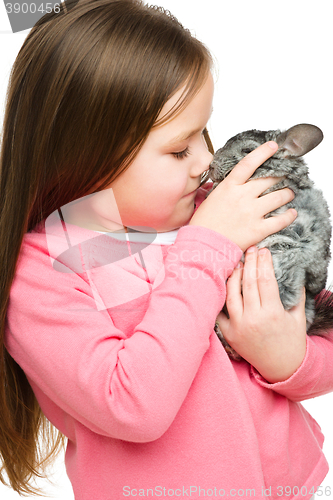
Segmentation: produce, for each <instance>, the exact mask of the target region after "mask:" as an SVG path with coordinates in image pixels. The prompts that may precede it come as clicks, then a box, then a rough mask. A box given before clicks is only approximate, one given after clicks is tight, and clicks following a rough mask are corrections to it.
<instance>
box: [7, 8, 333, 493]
mask: <svg viewBox="0 0 333 500" xmlns="http://www.w3.org/2000/svg"><path fill="white" fill-rule="evenodd" d="M64 7H65V6H64V5H63V4H61V9H60V12H58V13H51V14H47V15H45V16H44V17H43V18H42V19H40V20H39V21H38V22H37V23H36V25H35V26H34V28H33V29H32V30H31V32H30V34H29V36H28V37H27V39H26V40H25V42H24V44H23V47H22V48H21V50H20V52H19V54H18V57H17V59H16V61H15V64H14V67H13V71H12V74H11V80H10V84H9V92H8V100H7V106H6V113H5V121H4V129H3V130H4V132H3V141H2V150H1V155H2V156H1V225H0V231H1V254H0V255H1V257H0V259H1V260H0V263H1V264H0V265H1V273H0V275H1V290H2V294H1V318H2V323H1V325H2V326H1V332H2V337H1V338H2V340H1V347H2V356H1V363H0V367H1V370H0V380H1V392H0V398H1V399H0V407H1V418H0V452H1V458H2V475H1V480H2V481H3V482H6V481H7V483H9V484H10V486H11V487H12V488H13V489H14V490H16V491H17V492H20V493H34V491H35V490H34V488H33V485H32V484H31V482H30V480H31V479H32V478H33V477H34V476H35V475H36V474H41V472H42V470H43V467H44V465H45V464H46V463H47V462H48V460H50V459H51V458H53V457H54V455H55V453H56V452H57V451H58V450H59V449H60V448H61V445H62V444H64V443H65V442H66V468H67V473H68V476H69V478H70V481H71V483H72V486H73V490H74V494H75V498H76V500H91V499H96V500H116V499H121V498H124V497H134V496H141V497H161V496H162V497H166V498H171V497H175V496H176V497H191V498H194V499H198V498H202V497H206V496H207V497H208V496H213V497H214V498H223V497H227V496H229V497H230V496H231V497H235V498H242V497H244V496H246V497H249V496H252V497H254V496H255V497H262V498H274V499H276V498H305V499H309V498H310V497H311V496H313V495H314V493H315V492H316V489H317V487H318V486H319V485H320V483H321V482H322V481H323V479H324V477H325V475H326V473H327V471H328V465H327V462H326V460H325V458H324V455H323V453H322V445H323V436H322V434H321V432H320V428H319V426H318V425H317V423H316V422H315V421H314V420H313V419H312V418H311V416H310V415H309V414H308V413H307V412H306V411H305V409H304V408H303V407H302V406H301V404H300V403H299V401H301V400H303V399H307V398H311V397H314V396H318V395H320V394H324V393H327V392H329V391H332V390H333V367H332V363H331V362H330V359H332V356H333V332H332V334H331V335H329V336H326V337H325V338H321V337H311V338H309V337H307V335H306V332H305V313H304V300H302V302H301V303H300V304H299V305H298V306H297V307H296V308H295V309H293V310H291V311H289V312H286V311H284V309H283V307H282V304H281V302H280V299H279V294H278V288H277V283H276V280H275V277H274V271H273V267H272V262H271V257H270V254H269V252H268V251H265V250H261V251H260V252H259V253H258V251H257V250H256V247H255V244H256V243H258V242H259V241H260V240H262V239H263V238H264V237H266V236H267V235H269V234H272V233H273V232H276V231H279V230H280V229H282V228H283V227H286V226H287V225H288V224H290V223H291V222H292V221H293V220H294V219H295V217H296V216H297V214H296V213H295V211H294V210H291V209H289V210H286V211H285V212H284V213H283V214H281V215H279V216H276V217H272V218H265V215H266V214H268V213H269V212H271V211H272V210H274V209H276V208H277V207H280V206H283V205H285V204H286V203H288V202H289V201H291V199H292V198H293V193H292V192H291V191H290V190H289V189H283V190H280V191H278V192H273V193H270V194H267V195H265V196H260V195H261V194H262V193H263V192H264V191H265V190H266V189H268V188H269V187H270V186H272V185H274V184H275V183H277V182H279V179H272V178H271V179H258V180H254V181H249V182H247V181H248V179H249V177H250V176H251V175H252V173H253V172H254V171H255V169H256V168H257V167H258V166H260V165H261V164H262V163H263V162H264V161H266V160H267V159H268V158H269V157H270V156H272V155H273V154H274V152H276V150H277V148H278V146H277V144H275V143H267V144H264V145H263V146H261V147H260V148H258V149H257V150H255V151H254V152H252V153H250V154H249V155H248V156H247V157H246V158H245V159H244V160H243V161H242V162H241V163H239V165H238V166H237V167H236V168H235V169H234V170H233V172H232V173H231V174H230V175H229V176H228V178H227V179H226V180H225V181H223V182H222V183H221V184H220V185H219V186H218V187H217V188H216V189H215V190H214V191H213V192H212V193H211V194H210V195H209V196H208V197H207V198H206V195H207V192H208V190H209V189H210V187H211V183H205V181H206V180H207V171H208V169H209V165H210V162H211V159H212V152H213V150H212V147H211V144H210V141H209V137H208V133H207V130H206V124H207V122H208V120H209V117H210V114H211V111H212V100H213V80H212V76H211V69H212V59H211V57H210V54H209V52H208V50H207V48H206V47H205V46H204V45H203V44H202V43H200V42H199V41H198V40H196V39H195V38H194V37H193V36H191V34H190V32H189V31H187V30H185V29H184V28H183V27H182V26H181V25H180V24H179V23H178V21H177V20H176V19H175V18H174V17H172V16H171V14H170V13H168V12H165V11H163V10H162V9H160V8H158V7H148V6H147V5H145V4H143V2H141V1H140V0H80V1H79V2H78V3H77V2H76V1H73V2H72V4H71V3H70V2H66V11H65V8H64ZM203 184H204V185H203ZM201 185H202V187H200V186H201ZM205 198H206V199H205ZM243 252H246V256H245V264H244V265H243V264H240V259H241V257H242V254H243ZM228 278H229V279H228ZM227 279H228V282H227V285H226V280H227ZM241 283H242V292H241ZM226 296H227V307H228V311H229V313H230V314H229V318H227V317H226V316H224V315H223V314H220V311H221V309H222V307H223V305H224V302H225V300H226ZM216 319H217V320H218V322H219V325H220V327H221V329H222V330H223V333H224V335H225V337H226V339H227V340H228V342H229V343H230V344H231V345H232V347H234V348H235V349H236V350H237V351H238V352H239V353H240V354H241V356H242V357H243V358H244V359H243V360H242V361H240V362H236V361H231V360H230V359H229V357H228V355H227V353H226V352H225V350H224V349H223V347H222V344H221V343H220V341H219V339H218V337H217V335H216V334H215V332H214V325H215V321H216ZM48 422H50V423H51V424H49V423H48ZM52 424H53V425H52ZM56 429H57V430H58V431H59V432H58V431H57V430H56Z"/></svg>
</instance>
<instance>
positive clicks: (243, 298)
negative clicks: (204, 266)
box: [217, 247, 306, 383]
mask: <svg viewBox="0 0 333 500" xmlns="http://www.w3.org/2000/svg"><path fill="white" fill-rule="evenodd" d="M241 292H242V293H243V295H242V293H241ZM226 305H227V309H228V313H229V319H228V318H227V316H226V315H225V314H224V313H220V314H219V315H218V317H217V321H218V323H219V326H220V329H221V331H222V333H223V335H224V337H225V339H226V340H227V342H228V343H229V344H230V345H231V347H233V349H235V351H236V352H237V353H238V354H240V355H241V356H242V357H243V358H244V359H246V360H247V361H248V362H249V363H250V364H251V365H252V366H254V367H255V368H256V369H257V370H258V372H259V373H260V374H261V375H262V376H263V377H264V378H265V379H266V380H267V381H268V382H270V383H275V382H281V381H283V380H286V379H287V378H289V377H290V376H291V375H292V374H293V373H294V372H295V371H296V370H297V369H298V368H299V367H300V365H301V364H302V361H303V359H304V356H305V352H306V317H305V289H304V294H303V296H302V299H301V301H300V303H299V304H298V305H297V306H295V307H294V308H292V309H290V310H289V311H286V310H285V309H284V308H283V305H282V303H281V300H280V295H279V288H278V284H277V281H276V279H275V275H274V268H273V263H272V257H271V253H270V251H269V250H268V249H267V248H262V249H261V250H259V251H258V249H257V248H256V247H250V248H249V249H248V251H247V252H246V255H245V264H244V266H243V264H242V263H240V267H238V268H236V269H235V270H234V272H233V273H232V275H231V276H230V278H229V280H228V282H227V299H226Z"/></svg>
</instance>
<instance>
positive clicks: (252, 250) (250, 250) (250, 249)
mask: <svg viewBox="0 0 333 500" xmlns="http://www.w3.org/2000/svg"><path fill="white" fill-rule="evenodd" d="M256 250H257V247H256V246H252V247H249V248H248V249H247V250H246V253H254V252H255V251H256Z"/></svg>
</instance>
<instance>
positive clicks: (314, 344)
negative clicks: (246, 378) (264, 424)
mask: <svg viewBox="0 0 333 500" xmlns="http://www.w3.org/2000/svg"><path fill="white" fill-rule="evenodd" d="M306 342H307V345H306V353H305V357H304V360H303V362H302V364H301V366H300V367H299V368H298V370H297V371H296V372H295V373H294V374H293V375H292V376H291V377H289V378H288V379H287V380H284V381H282V382H277V383H275V384H270V383H269V382H267V380H265V379H264V378H263V377H262V376H261V375H260V373H259V372H258V371H257V370H256V369H255V368H254V367H253V366H252V367H251V370H252V375H253V376H254V378H255V379H256V381H257V382H258V384H260V385H261V386H263V387H266V388H268V389H271V390H273V391H275V392H277V393H279V394H281V395H282V396H285V397H287V398H288V399H291V400H292V401H304V400H305V399H310V398H314V397H316V396H321V395H323V394H327V393H328V392H331V391H333V330H332V331H330V332H329V333H328V334H327V335H326V336H325V337H319V336H311V337H310V336H307V341H306Z"/></svg>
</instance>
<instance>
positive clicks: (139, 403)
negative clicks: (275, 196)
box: [6, 226, 242, 442]
mask: <svg viewBox="0 0 333 500" xmlns="http://www.w3.org/2000/svg"><path fill="white" fill-rule="evenodd" d="M29 238H30V239H29ZM42 239H43V235H40V234H35V235H33V234H32V235H31V236H28V241H29V242H30V243H29V244H26V245H25V247H24V250H23V253H22V255H21V261H20V265H19V267H18V270H17V273H16V278H15V280H14V282H13V285H12V290H11V296H10V304H9V308H8V329H7V334H6V346H7V348H8V350H9V353H10V354H11V355H12V357H13V358H14V359H15V360H16V361H17V363H18V364H19V365H20V366H21V367H22V368H23V370H24V371H25V373H26V375H27V376H28V379H29V381H30V382H31V384H32V386H33V388H34V389H35V390H36V391H37V392H38V394H39V395H40V398H41V401H42V402H43V403H44V405H43V406H42V408H43V411H44V412H46V415H47V416H49V415H48V408H50V410H49V411H50V412H51V416H54V414H58V413H59V408H61V409H62V410H63V412H65V413H66V414H69V415H71V416H72V417H73V418H75V419H76V420H77V421H79V422H81V423H82V424H83V425H85V426H86V427H88V428H89V429H91V430H92V431H93V432H97V433H100V434H102V435H106V436H111V437H115V438H118V439H124V440H127V441H134V442H144V441H152V440H155V439H157V438H159V437H160V436H161V435H162V434H163V433H164V432H165V431H166V430H167V429H168V427H169V426H170V424H171V423H172V421H173V419H174V418H175V416H176V414H177V412H178V410H179V408H180V406H181V405H182V403H183V401H184V399H185V397H186V395H187V393H188V391H189V388H190V386H191V384H192V382H193V379H194V377H195V375H196V373H197V371H198V369H199V367H200V364H201V361H202V357H203V356H204V354H205V352H206V351H207V349H208V348H209V345H210V336H211V335H212V334H213V335H215V333H214V330H213V328H214V324H215V319H216V316H217V314H218V312H219V311H220V310H221V308H222V306H223V303H224V300H225V281H226V279H227V277H228V276H229V275H230V274H231V272H232V270H233V268H234V267H235V265H236V264H237V262H238V260H239V259H240V257H241V255H242V251H241V250H240V249H239V248H238V247H237V245H235V244H234V243H232V242H231V241H229V240H227V239H226V238H225V237H223V236H222V235H219V234H217V233H216V232H214V231H211V230H209V229H206V228H198V227H193V226H191V227H189V226H187V227H183V228H181V229H180V230H179V233H178V235H177V239H176V242H175V244H174V245H172V246H171V247H170V249H169V252H168V255H167V257H166V259H165V261H164V266H165V279H164V280H163V282H162V283H161V284H160V285H159V286H158V287H157V288H155V289H154V290H153V291H152V292H151V294H150V296H149V295H148V294H147V295H146V296H145V297H140V298H139V299H136V300H134V301H132V302H128V303H126V304H124V305H123V308H122V307H120V311H119V310H117V309H115V310H112V309H109V310H102V311H97V310H96V305H95V300H94V297H93V293H92V289H91V287H90V286H89V283H87V282H86V281H85V280H84V279H83V278H82V276H79V275H77V274H74V273H73V272H72V273H60V272H57V271H55V270H54V269H53V267H52V265H51V263H50V258H49V256H48V254H47V251H45V248H40V250H39V251H37V249H36V248H33V247H34V245H35V246H37V242H39V244H40V241H41V240H42ZM44 245H45V244H44ZM134 264H135V265H137V264H136V262H135V261H134ZM126 269H127V268H125V270H126ZM131 269H132V268H131V267H130V268H129V273H128V277H129V278H130V277H131V276H132V277H133V275H131V272H132V271H131ZM103 276H105V285H107V286H108V287H109V288H108V289H109V291H110V292H111V293H112V290H113V289H112V286H111V285H110V283H111V284H112V282H113V281H114V277H113V275H112V266H110V271H109V273H108V269H107V267H105V268H103ZM126 283H127V281H126V276H125V278H124V283H123V289H124V293H125V292H126ZM124 296H126V293H125V295H124ZM116 317H117V321H116V320H115V319H114V318H116ZM221 369H223V368H222V367H221ZM54 403H55V404H56V405H57V406H58V410H57V411H56V412H54V410H52V405H54ZM53 421H54V420H53ZM64 422H68V418H66V416H64ZM63 425H67V424H63ZM60 428H61V430H62V429H63V426H62V427H60Z"/></svg>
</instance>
